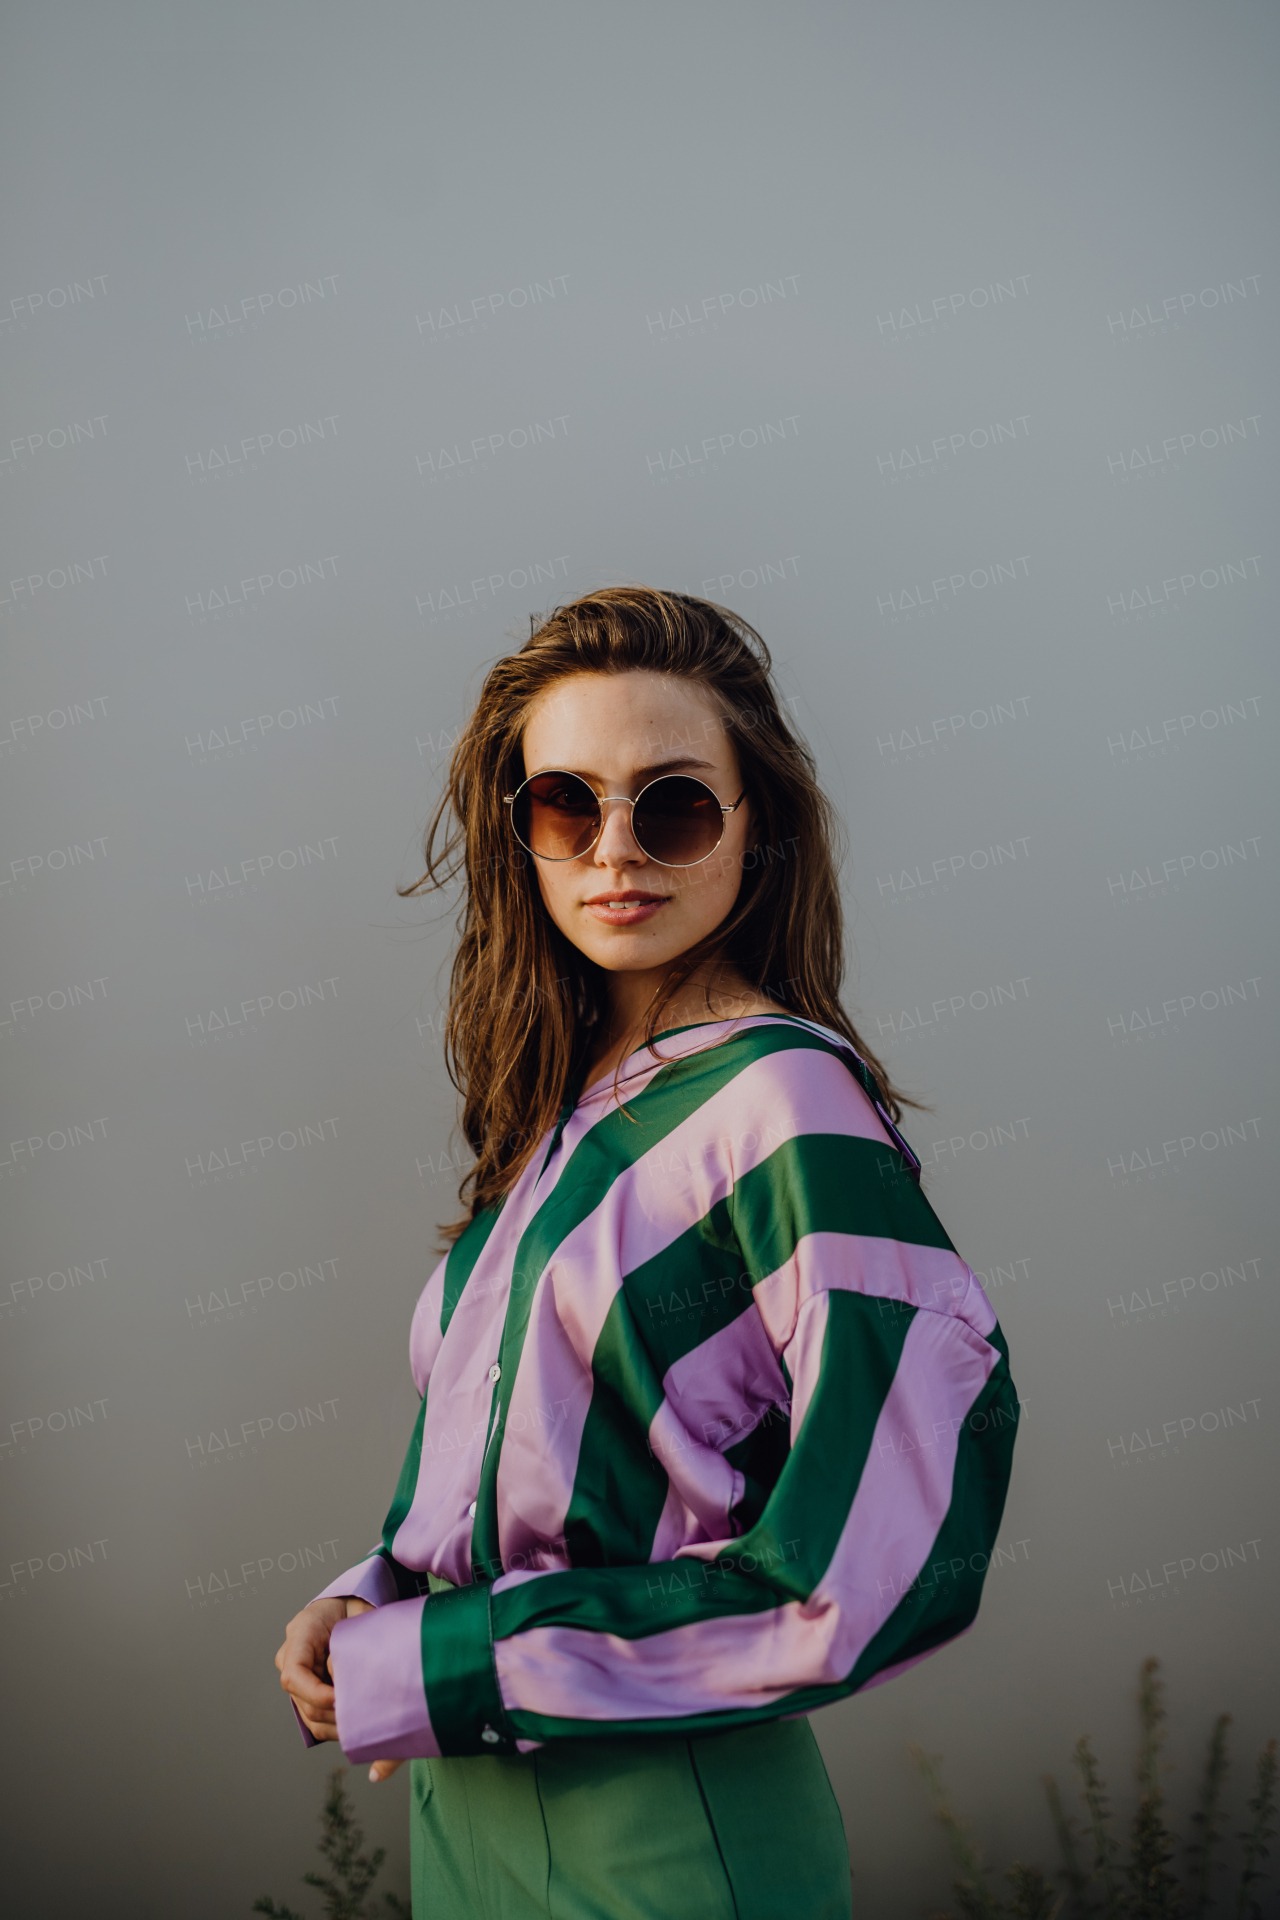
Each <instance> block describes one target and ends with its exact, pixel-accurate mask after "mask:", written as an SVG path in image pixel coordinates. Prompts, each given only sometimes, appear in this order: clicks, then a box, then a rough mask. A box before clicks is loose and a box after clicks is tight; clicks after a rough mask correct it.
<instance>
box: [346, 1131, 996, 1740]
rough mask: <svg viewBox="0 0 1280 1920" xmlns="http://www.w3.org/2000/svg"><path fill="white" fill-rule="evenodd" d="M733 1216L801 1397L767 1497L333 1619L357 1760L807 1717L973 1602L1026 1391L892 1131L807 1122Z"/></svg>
mask: <svg viewBox="0 0 1280 1920" xmlns="http://www.w3.org/2000/svg"><path fill="white" fill-rule="evenodd" d="M730 1212H731V1217H732V1222H733V1230H734V1234H735V1237H736V1240H737V1243H738V1247H739V1249H740V1251H741V1253H742V1257H743V1262H744V1267H745V1269H746V1271H747V1272H748V1273H749V1274H750V1275H751V1276H752V1277H753V1281H754V1284H753V1286H752V1289H751V1295H750V1305H749V1308H748V1309H747V1311H750V1312H752V1313H755V1314H758V1316H759V1319H760V1321H762V1322H763V1326H764V1330H765V1333H766V1334H767V1336H768V1339H769V1341H770V1344H771V1346H772V1347H773V1350H774V1353H775V1355H776V1356H777V1358H778V1360H779V1362H780V1371H781V1373H782V1376H783V1378H784V1380H785V1381H786V1383H787V1385H788V1388H789V1392H790V1406H789V1410H788V1418H789V1427H788V1433H789V1446H788V1448H787V1450H786V1453H785V1459H784V1460H783V1462H782V1465H781V1469H780V1471H779V1472H778V1473H777V1475H776V1478H775V1479H774V1480H773V1483H772V1486H771V1488H770V1489H769V1491H768V1494H767V1498H765V1499H764V1500H763V1503H762V1504H761V1505H760V1506H759V1507H758V1508H757V1510H756V1517H755V1518H754V1519H753V1520H752V1522H751V1524H750V1525H748V1526H747V1527H746V1530H745V1531H743V1532H741V1533H739V1534H738V1535H737V1536H736V1537H732V1538H726V1539H724V1540H712V1541H707V1542H701V1543H697V1544H694V1545H691V1546H687V1547H684V1548H681V1549H680V1550H679V1552H677V1554H676V1555H675V1557H674V1558H672V1559H667V1560H656V1561H651V1562H649V1563H647V1564H643V1565H622V1566H619V1565H614V1566H600V1567H577V1568H573V1569H570V1570H567V1571H541V1572H532V1571H520V1572H509V1573H504V1574H502V1575H500V1577H499V1578H497V1579H496V1580H494V1581H492V1582H488V1581H484V1582H477V1583H476V1584H474V1585H471V1586H467V1587H460V1588H457V1589H456V1590H453V1591H451V1592H448V1593H440V1594H432V1595H429V1596H427V1597H425V1598H421V1597H419V1598H414V1599H401V1600H397V1601H395V1602H393V1603H392V1604H391V1605H388V1606H385V1607H382V1608H381V1609H380V1610H379V1611H378V1613H376V1614H366V1615H362V1616H360V1617H358V1618H356V1619H352V1620H347V1621H342V1622H339V1624H338V1625H337V1627H336V1628H335V1630H334V1634H333V1641H332V1649H331V1662H332V1668H333V1672H334V1676H335V1686H336V1692H337V1717H338V1728H339V1734H340V1738H341V1742H342V1745H343V1748H344V1749H345V1751H346V1752H347V1754H348V1755H349V1756H350V1757H351V1758H352V1759H353V1760H356V1761H359V1760H364V1759H378V1758H381V1757H384V1756H385V1757H392V1758H395V1757H410V1756H426V1757H435V1756H438V1755H453V1754H474V1753H485V1752H490V1753H493V1752H503V1751H505V1752H511V1751H514V1750H527V1749H528V1748H530V1747H532V1746H536V1745H539V1744H541V1743H543V1742H546V1741H549V1740H557V1739H566V1738H592V1737H608V1736H616V1735H644V1734H689V1733H699V1732H710V1731H714V1730H717V1729H724V1728H732V1727H737V1726H744V1725H750V1724H753V1723H755V1722H759V1721H764V1720H768V1719H772V1718H776V1717H779V1716H784V1715H795V1714H800V1713H808V1712H811V1711H812V1710H814V1709H815V1708H817V1707H821V1706H825V1705H827V1704H828V1703H830V1702H832V1701H835V1700H838V1699H841V1698H842V1697H844V1696H845V1695H847V1694H850V1693H854V1692H856V1691H858V1690H859V1689H860V1688H863V1687H866V1686H868V1685H872V1684H876V1683H878V1682H880V1681H883V1680H886V1679H889V1678H890V1677H891V1676H892V1675H893V1674H895V1673H898V1672H900V1671H902V1670H903V1669H904V1668H905V1667H908V1666H911V1665H913V1664H914V1663H915V1662H916V1661H918V1660H920V1659H922V1658H924V1657H925V1656H926V1655H928V1654H929V1653H931V1652H932V1651H934V1650H935V1649H936V1648H938V1647H940V1646H942V1645H943V1644H945V1643H946V1642H947V1641H949V1640H952V1639H954V1638H955V1637H956V1635H957V1634H959V1633H961V1632H963V1631H964V1629H965V1628H966V1627H968V1626H969V1624H970V1623H971V1622H972V1620H973V1618H974V1616H975V1614H976V1612H977V1607H978V1602H979V1597H980V1594H981V1590H982V1584H983V1577H984V1574H985V1571H986V1569H987V1567H988V1565H989V1564H990V1557H991V1554H992V1551H993V1548H994V1544H995V1539H996V1533H997V1529H998V1527H999V1524H1000V1517H1001V1513H1002V1510H1003V1506H1004V1500H1005V1494H1006V1491H1007V1487H1008V1482H1009V1474H1010V1467H1011V1456H1012V1448H1013V1440H1014V1435H1015V1432H1016V1427H1017V1421H1018V1402H1017V1397H1016V1393H1015V1389H1014V1386H1013V1382H1012V1379H1011V1377H1010V1373H1009V1365H1008V1353H1007V1348H1006V1345H1005V1341H1004V1338H1003V1335H1002V1334H1001V1331H1000V1328H999V1326H998V1324H997V1322H996V1318H995V1314H994V1313H993V1311H992V1309H991V1306H990V1303H989V1302H988V1300H987V1298H986V1295H985V1293H984V1292H983V1290H982V1288H981V1287H980V1286H979V1284H978V1282H977V1280H976V1279H975V1277H974V1275H973V1274H972V1272H971V1270H970V1269H969V1268H968V1267H967V1266H966V1265H965V1264H964V1262H963V1261H962V1260H961V1259H960V1258H959V1256H958V1254H957V1253H956V1252H955V1250H954V1249H953V1248H952V1247H951V1244H950V1242H949V1240H948V1239H947V1237H946V1234H945V1233H944V1232H943V1230H942V1228H941V1226H940V1224H939V1223H938V1221H937V1219H936V1216H935V1215H934V1214H933V1211H932V1209H931V1208H930V1206H929V1204H928V1202H927V1201H926V1199H925V1198H924V1195H923V1194H922V1193H921V1191H920V1187H919V1184H918V1180H917V1178H916V1169H915V1167H914V1165H913V1163H912V1162H911V1161H909V1160H908V1159H907V1158H906V1156H905V1155H904V1154H903V1153H902V1152H901V1151H899V1149H898V1148H897V1147H896V1146H894V1145H893V1144H892V1143H891V1141H890V1140H889V1138H888V1136H887V1135H886V1136H885V1138H884V1141H883V1143H881V1142H879V1141H875V1140H869V1139H865V1138H864V1139H863V1140H861V1141H853V1140H851V1139H850V1137H849V1136H848V1135H844V1134H833V1135H806V1136H803V1137H801V1138H795V1139H791V1140H789V1141H787V1142H786V1143H785V1145H784V1146H782V1147H780V1148H779V1149H778V1151H777V1152H776V1153H775V1154H773V1155H772V1156H770V1159H769V1161H768V1162H766V1164H765V1167H764V1169H763V1170H760V1172H759V1173H758V1174H753V1175H752V1176H751V1178H750V1180H745V1181H743V1182H742V1183H740V1185H739V1187H737V1188H736V1189H735V1191H734V1193H733V1195H732V1197H731V1201H730ZM708 1346H710V1342H709V1343H708ZM705 1364H707V1365H711V1364H714V1361H713V1358H712V1356H711V1355H710V1353H708V1355H707V1357H706V1362H705ZM695 1371H696V1356H695ZM670 1379H671V1375H668V1380H669V1381H670ZM726 1451H727V1448H726Z"/></svg>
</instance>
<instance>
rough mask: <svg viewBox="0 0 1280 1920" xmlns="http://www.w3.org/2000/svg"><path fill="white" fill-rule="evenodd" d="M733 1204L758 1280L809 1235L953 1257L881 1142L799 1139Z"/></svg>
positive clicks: (817, 1136) (742, 1185)
mask: <svg viewBox="0 0 1280 1920" xmlns="http://www.w3.org/2000/svg"><path fill="white" fill-rule="evenodd" d="M731 1206H732V1211H733V1225H734V1231H735V1232H736V1234H737V1236H738V1243H739V1245H740V1246H741V1247H742V1250H743V1252H744V1254H745V1255H746V1256H747V1264H748V1266H749V1267H750V1269H751V1271H752V1273H753V1274H755V1275H756V1276H757V1277H758V1278H760V1279H763V1278H764V1277H765V1275H766V1274H770V1273H776V1272H777V1270H778V1268H779V1267H780V1266H782V1265H783V1263H784V1262H785V1261H787V1260H789V1259H790V1258H791V1255H792V1254H793V1253H794V1251H795V1248H796V1243H797V1242H798V1241H799V1240H801V1239H802V1238H803V1236H804V1235H805V1234H807V1233H848V1234H858V1235H861V1236H862V1237H863V1238H865V1239H876V1240H901V1241H904V1242H905V1243H906V1244H908V1245H909V1246H914V1247H941V1248H944V1249H945V1250H946V1251H947V1252H949V1253H953V1252H954V1251H955V1249H954V1248H953V1247H952V1245H951V1242H950V1240H949V1239H948V1238H947V1236H946V1234H945V1232H944V1231H943V1228H942V1222H941V1221H940V1220H939V1219H938V1216H937V1214H936V1213H935V1212H934V1211H933V1208H932V1207H931V1206H930V1205H929V1202H928V1201H927V1200H926V1199H925V1197H924V1195H923V1194H922V1193H921V1191H920V1188H919V1186H918V1185H917V1184H916V1182H915V1180H914V1179H913V1178H912V1176H911V1174H910V1172H909V1171H908V1167H907V1162H906V1161H905V1159H904V1158H903V1156H902V1155H901V1154H900V1153H899V1152H898V1149H897V1148H896V1147H891V1146H888V1145H887V1144H886V1143H885V1142H884V1141H882V1140H863V1139H855V1138H852V1137H850V1135H848V1134H843V1133H804V1134H799V1135H797V1136H796V1137H795V1138H794V1139H792V1140H788V1141H787V1142H786V1143H785V1145H783V1146H781V1147H779V1148H778V1150H777V1152H776V1153H771V1154H770V1155H769V1158H768V1159H767V1160H765V1161H763V1162H762V1163H761V1164H760V1166H758V1167H754V1168H753V1169H752V1171H751V1172H750V1173H747V1174H744V1175H743V1177H742V1179H741V1180H739V1181H738V1183H737V1185H736V1186H735V1188H734V1190H733V1195H732V1199H731Z"/></svg>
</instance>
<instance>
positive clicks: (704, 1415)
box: [655, 1296, 788, 1557]
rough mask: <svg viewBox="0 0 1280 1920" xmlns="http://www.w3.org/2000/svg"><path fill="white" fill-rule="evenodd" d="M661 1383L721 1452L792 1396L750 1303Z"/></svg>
mask: <svg viewBox="0 0 1280 1920" xmlns="http://www.w3.org/2000/svg"><path fill="white" fill-rule="evenodd" d="M739 1297H740V1298H741V1296H739ZM662 1384H663V1389H664V1391H665V1392H666V1395H667V1398H668V1400H669V1401H670V1403H671V1406H672V1408H673V1410H674V1411H675V1412H676V1413H677V1414H678V1415H679V1418H680V1423H681V1425H682V1426H683V1427H684V1428H685V1430H686V1431H687V1432H688V1433H690V1434H695V1435H697V1437H698V1438H699V1439H700V1440H701V1441H702V1442H703V1444H704V1445H707V1446H712V1447H716V1448H717V1449H718V1450H719V1451H720V1452H721V1453H723V1452H724V1451H725V1449H726V1448H727V1447H732V1446H736V1445H737V1443H738V1441H739V1440H742V1439H745V1437H746V1435H747V1434H749V1433H751V1432H753V1431H754V1429H755V1428H756V1427H758V1426H759V1424H760V1422H761V1420H763V1419H765V1418H766V1417H767V1416H768V1414H769V1413H770V1411H771V1409H773V1408H774V1407H781V1408H784V1409H785V1408H786V1405H787V1399H788V1395H787V1385H786V1381H785V1380H784V1379H783V1377H782V1369H781V1368H780V1367H779V1365H778V1362H777V1358H776V1356H775V1354H774V1351H773V1348H772V1347H771V1346H770V1345H769V1336H768V1334H767V1333H766V1332H765V1330H764V1326H763V1324H762V1322H761V1319H760V1316H759V1314H758V1313H756V1312H754V1311H753V1309H752V1308H751V1307H748V1308H747V1309H746V1311H745V1312H744V1313H739V1314H737V1315H736V1316H735V1317H734V1319H732V1320H731V1321H730V1322H729V1324H728V1326H725V1327H721V1329H720V1331H719V1332H718V1333H713V1334H712V1335H711V1338H710V1339H709V1340H704V1341H703V1342H702V1345H701V1346H699V1347H694V1348H693V1349H692V1350H691V1351H690V1352H689V1353H685V1354H682V1355H681V1357H680V1358H679V1359H678V1360H677V1361H675V1362H674V1363H673V1364H672V1365H671V1366H670V1367H668V1369H667V1372H666V1375H665V1377H664V1379H663V1382H662ZM655 1557H657V1556H655Z"/></svg>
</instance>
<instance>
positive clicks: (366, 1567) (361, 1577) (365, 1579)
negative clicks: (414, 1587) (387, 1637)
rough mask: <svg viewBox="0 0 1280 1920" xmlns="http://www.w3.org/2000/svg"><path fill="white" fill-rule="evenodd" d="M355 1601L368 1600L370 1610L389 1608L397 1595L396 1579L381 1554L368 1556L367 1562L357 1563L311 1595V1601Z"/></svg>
mask: <svg viewBox="0 0 1280 1920" xmlns="http://www.w3.org/2000/svg"><path fill="white" fill-rule="evenodd" d="M348 1594H349V1595H350V1596H351V1597H352V1598H353V1599H355V1600H367V1601H368V1602H369V1605H370V1606H371V1607H385V1606H388V1605H390V1603H391V1601H393V1600H394V1599H395V1598H396V1597H397V1595H396V1577H395V1575H394V1574H393V1573H392V1571H391V1569H390V1567H389V1566H388V1565H387V1563H386V1561H385V1560H384V1559H383V1557H382V1555H381V1554H380V1553H371V1554H370V1555H369V1557H368V1559H367V1560H358V1561H357V1562H356V1564H355V1566H354V1567H348V1568H347V1570H346V1572H345V1573H340V1574H339V1575H338V1577H337V1579H336V1580H331V1581H330V1582H329V1584H328V1586H327V1587H324V1588H323V1589H322V1590H321V1591H320V1592H319V1593H316V1594H313V1595H312V1596H311V1597H312V1599H313V1600H341V1599H343V1598H345V1597H346V1596H347V1595H348Z"/></svg>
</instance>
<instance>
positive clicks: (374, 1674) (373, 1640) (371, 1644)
mask: <svg viewBox="0 0 1280 1920" xmlns="http://www.w3.org/2000/svg"><path fill="white" fill-rule="evenodd" d="M425 1605H426V1601H425V1600H399V1601H397V1602H396V1604H395V1605H394V1606H391V1607H380V1608H379V1609H378V1611H377V1612H376V1613H362V1614H359V1615H357V1617H356V1618H355V1619H354V1620H339V1622H338V1624H337V1626H336V1627H335V1628H334V1630H333V1634H332V1636H331V1638H330V1641H329V1670H330V1672H331V1673H332V1674H333V1686H334V1692H335V1695H336V1698H337V1716H338V1740H339V1742H340V1744H341V1747H342V1750H343V1752H344V1753H345V1754H346V1756H347V1758H348V1759H349V1760H357V1761H363V1760H417V1759H428V1760H434V1759H438V1758H439V1756H440V1748H439V1746H438V1744H437V1742H436V1737H435V1735H434V1733H433V1732H432V1731H431V1715H430V1713H429V1712H428V1710H427V1696H426V1691H425V1689H424V1687H423V1683H422V1640H421V1632H422V1609H423V1607H424V1606H425Z"/></svg>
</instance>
